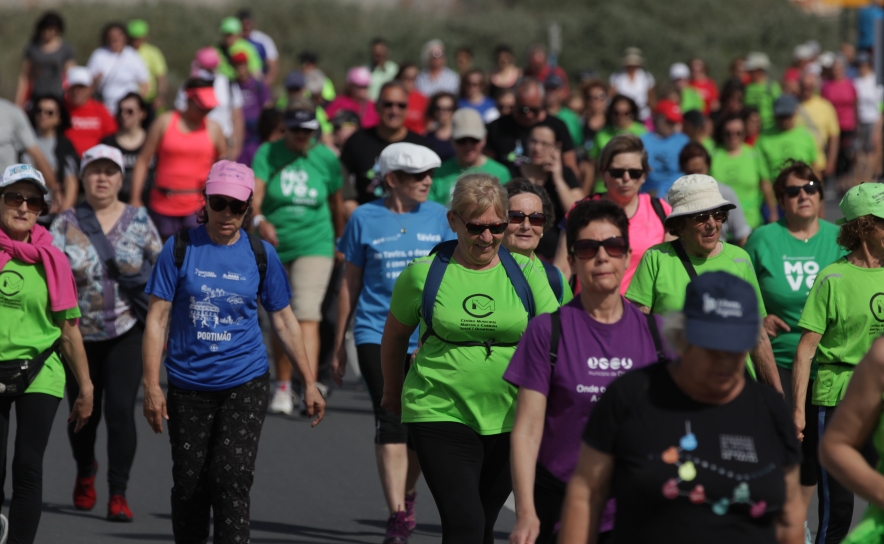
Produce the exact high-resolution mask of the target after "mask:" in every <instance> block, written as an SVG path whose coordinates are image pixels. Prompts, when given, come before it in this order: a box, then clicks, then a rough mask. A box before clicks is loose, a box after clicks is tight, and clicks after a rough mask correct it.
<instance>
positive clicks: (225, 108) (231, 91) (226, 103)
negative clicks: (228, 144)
mask: <svg viewBox="0 0 884 544" xmlns="http://www.w3.org/2000/svg"><path fill="white" fill-rule="evenodd" d="M214 77H215V84H214V89H215V98H217V99H218V107H217V108H215V109H213V110H212V111H211V112H210V113H209V115H208V118H209V119H211V120H212V121H215V122H216V123H218V125H220V126H221V131H222V132H223V133H224V137H225V138H228V139H229V138H230V137H231V136H233V110H235V109H242V104H243V100H242V91H240V90H239V85H235V84H233V83H231V81H230V80H229V79H227V76H225V75H224V74H215V75H214ZM175 109H176V110H178V111H184V110H185V109H187V96H185V94H184V87H181V88H180V89H178V95H177V96H176V97H175Z"/></svg>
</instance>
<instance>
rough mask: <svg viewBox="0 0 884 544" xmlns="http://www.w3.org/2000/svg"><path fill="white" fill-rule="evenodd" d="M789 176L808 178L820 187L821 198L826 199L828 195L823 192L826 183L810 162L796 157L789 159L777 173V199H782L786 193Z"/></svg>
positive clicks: (775, 184)
mask: <svg viewBox="0 0 884 544" xmlns="http://www.w3.org/2000/svg"><path fill="white" fill-rule="evenodd" d="M789 176H795V177H796V178H798V179H806V180H807V181H812V182H814V183H815V184H816V186H817V187H819V191H820V200H825V198H826V195H825V193H824V192H823V190H824V189H823V188H824V186H825V184H824V183H823V182H822V181H820V178H819V177H817V175H816V173H814V171H813V168H812V167H811V166H810V165H809V164H807V163H806V162H802V161H797V160H795V159H789V160H787V161H786V163H785V164H784V166H783V169H782V170H780V173H779V175H777V179H775V180H774V183H773V190H774V196H776V198H777V200H780V199H781V198H783V195H785V194H786V182H787V181H788V180H789Z"/></svg>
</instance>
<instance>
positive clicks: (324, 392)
mask: <svg viewBox="0 0 884 544" xmlns="http://www.w3.org/2000/svg"><path fill="white" fill-rule="evenodd" d="M316 389H318V390H319V394H320V395H322V398H324V399H327V398H328V386H327V385H325V384H324V383H322V382H316Z"/></svg>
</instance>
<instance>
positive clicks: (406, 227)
mask: <svg viewBox="0 0 884 544" xmlns="http://www.w3.org/2000/svg"><path fill="white" fill-rule="evenodd" d="M390 211H391V212H393V210H390ZM400 215H408V212H405V213H403V214H399V213H396V212H393V217H395V218H396V222H397V223H399V227H400V228H399V232H400V233H402V234H405V233H406V232H408V225H409V223H411V220H412V219H414V216H411V217H409V218H408V221H406V222H405V224H404V225H403V224H402V221H400V220H399V216H400Z"/></svg>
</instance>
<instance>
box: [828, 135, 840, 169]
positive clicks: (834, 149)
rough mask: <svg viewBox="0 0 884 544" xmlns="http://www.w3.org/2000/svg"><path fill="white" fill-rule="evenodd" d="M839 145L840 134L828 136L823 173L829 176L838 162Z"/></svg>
mask: <svg viewBox="0 0 884 544" xmlns="http://www.w3.org/2000/svg"><path fill="white" fill-rule="evenodd" d="M840 146H841V135H840V134H839V135H837V136H832V137H831V138H829V141H828V144H827V145H826V171H825V175H827V176H831V175H832V174H834V173H835V166H837V164H838V148H839V147H840Z"/></svg>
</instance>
